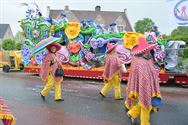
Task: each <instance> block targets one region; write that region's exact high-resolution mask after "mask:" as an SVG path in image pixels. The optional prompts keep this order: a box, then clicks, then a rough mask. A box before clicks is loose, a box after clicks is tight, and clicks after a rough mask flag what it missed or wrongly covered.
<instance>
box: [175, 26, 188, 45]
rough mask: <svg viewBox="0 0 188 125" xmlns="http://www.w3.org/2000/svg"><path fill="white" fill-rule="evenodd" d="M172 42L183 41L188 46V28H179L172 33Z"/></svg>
mask: <svg viewBox="0 0 188 125" xmlns="http://www.w3.org/2000/svg"><path fill="white" fill-rule="evenodd" d="M171 40H183V41H185V42H186V44H187V45H188V26H178V27H177V28H176V29H174V30H173V31H172V32H171Z"/></svg>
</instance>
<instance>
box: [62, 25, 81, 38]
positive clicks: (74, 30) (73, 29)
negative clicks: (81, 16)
mask: <svg viewBox="0 0 188 125" xmlns="http://www.w3.org/2000/svg"><path fill="white" fill-rule="evenodd" d="M79 32H80V24H79V23H77V22H69V23H68V25H67V27H66V29H65V34H66V35H67V37H68V38H69V39H74V38H76V37H77V36H78V34H79Z"/></svg>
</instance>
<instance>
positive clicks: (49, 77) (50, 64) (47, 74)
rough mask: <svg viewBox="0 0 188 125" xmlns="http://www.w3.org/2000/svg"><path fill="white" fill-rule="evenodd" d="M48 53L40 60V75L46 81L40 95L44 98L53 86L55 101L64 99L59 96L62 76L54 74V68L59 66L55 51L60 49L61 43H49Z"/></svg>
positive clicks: (57, 55)
mask: <svg viewBox="0 0 188 125" xmlns="http://www.w3.org/2000/svg"><path fill="white" fill-rule="evenodd" d="M46 48H47V49H48V51H49V52H48V54H47V55H46V56H45V58H44V59H43V61H42V65H41V70H40V77H41V79H42V80H43V81H44V82H45V83H46V85H45V87H44V89H43V90H42V91H41V93H40V94H41V97H42V98H43V99H45V96H46V95H47V94H48V93H49V92H50V90H51V88H52V87H53V86H55V92H54V96H55V101H64V100H63V99H62V97H61V83H62V81H63V76H56V70H57V69H58V68H62V67H61V63H60V61H59V54H58V53H57V51H59V50H60V49H61V45H59V44H58V43H54V42H53V43H51V44H49V45H48V46H47V47H46Z"/></svg>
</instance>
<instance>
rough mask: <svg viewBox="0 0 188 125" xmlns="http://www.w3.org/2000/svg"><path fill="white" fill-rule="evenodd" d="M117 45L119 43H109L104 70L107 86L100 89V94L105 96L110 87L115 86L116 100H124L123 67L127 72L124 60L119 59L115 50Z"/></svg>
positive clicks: (104, 79)
mask: <svg viewBox="0 0 188 125" xmlns="http://www.w3.org/2000/svg"><path fill="white" fill-rule="evenodd" d="M116 47H117V44H115V45H113V44H111V43H108V44H107V48H108V50H107V57H106V62H105V68H104V72H103V81H104V83H105V86H104V87H103V88H102V90H101V91H100V95H101V96H102V97H105V96H106V94H107V93H108V91H109V90H110V88H111V87H112V85H113V87H114V91H115V99H116V100H123V98H122V96H121V86H120V83H121V78H120V76H121V69H122V71H123V72H125V66H124V65H123V62H122V61H121V60H120V59H119V57H118V54H117V52H116V51H115V48H116Z"/></svg>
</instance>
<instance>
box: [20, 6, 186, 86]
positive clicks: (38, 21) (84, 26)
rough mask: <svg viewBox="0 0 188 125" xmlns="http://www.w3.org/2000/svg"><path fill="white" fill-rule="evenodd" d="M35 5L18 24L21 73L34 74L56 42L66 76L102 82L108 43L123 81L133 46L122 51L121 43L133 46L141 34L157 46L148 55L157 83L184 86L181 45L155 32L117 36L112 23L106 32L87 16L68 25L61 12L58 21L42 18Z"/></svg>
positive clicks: (125, 77) (100, 25) (118, 34)
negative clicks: (119, 63)
mask: <svg viewBox="0 0 188 125" xmlns="http://www.w3.org/2000/svg"><path fill="white" fill-rule="evenodd" d="M35 6H36V8H35V10H33V9H31V8H29V7H28V9H27V11H26V17H25V18H24V19H22V20H20V21H19V23H20V27H21V28H22V30H23V32H22V34H23V36H24V37H25V44H24V45H23V46H22V56H23V64H24V72H26V73H35V74H38V73H39V71H40V64H41V63H42V59H43V58H44V57H45V55H46V53H47V50H46V49H45V46H46V45H48V44H50V43H52V42H57V43H59V44H61V45H62V48H61V50H60V51H59V52H58V53H59V54H60V55H61V57H60V60H61V62H62V66H63V68H64V74H65V76H66V77H78V78H91V79H102V73H103V66H104V63H105V57H106V46H107V43H108V42H110V43H114V44H118V47H117V49H116V51H117V53H118V55H119V58H120V59H121V60H122V61H123V62H124V64H125V65H126V66H127V69H128V70H127V73H125V74H124V75H123V78H122V79H123V80H125V81H126V80H127V78H128V71H129V65H130V62H131V53H130V49H131V47H132V46H133V45H128V46H129V47H127V48H125V47H124V44H127V43H130V42H127V41H131V42H132V44H135V43H134V42H135V41H136V40H137V38H138V37H139V36H140V35H143V36H144V37H145V38H146V39H147V41H148V42H155V43H157V44H158V46H157V48H156V49H155V50H154V51H153V52H152V53H153V54H152V55H153V58H154V64H155V66H156V68H157V69H158V70H159V72H160V75H159V78H160V82H161V83H167V81H168V80H169V79H171V78H173V79H174V80H175V82H176V83H179V84H185V85H186V84H188V77H187V75H186V71H185V72H183V71H182V69H179V70H178V69H176V68H177V66H178V65H179V62H178V61H177V60H178V59H179V56H178V55H177V53H179V51H180V50H179V49H180V46H183V45H185V42H183V41H169V42H167V41H166V40H165V39H163V38H162V37H161V36H160V35H159V34H158V32H157V30H156V29H154V30H156V31H154V30H153V31H152V32H148V33H146V34H140V33H136V32H122V33H120V32H118V30H117V26H116V23H115V22H113V23H111V24H110V25H109V28H108V31H106V30H105V28H104V25H103V24H95V22H94V21H93V20H92V19H87V17H85V19H82V20H80V22H69V21H68V20H67V18H66V14H65V13H64V12H61V13H59V18H58V19H53V18H50V17H49V18H45V17H43V16H42V14H41V13H40V11H39V8H38V6H37V5H36V4H35ZM154 28H156V27H154ZM126 46H127V45H126ZM173 50H175V51H173ZM173 53H174V54H173ZM172 54H173V56H172ZM184 69H185V68H184ZM167 70H168V71H169V72H167ZM172 70H174V71H172ZM179 71H182V72H179Z"/></svg>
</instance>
